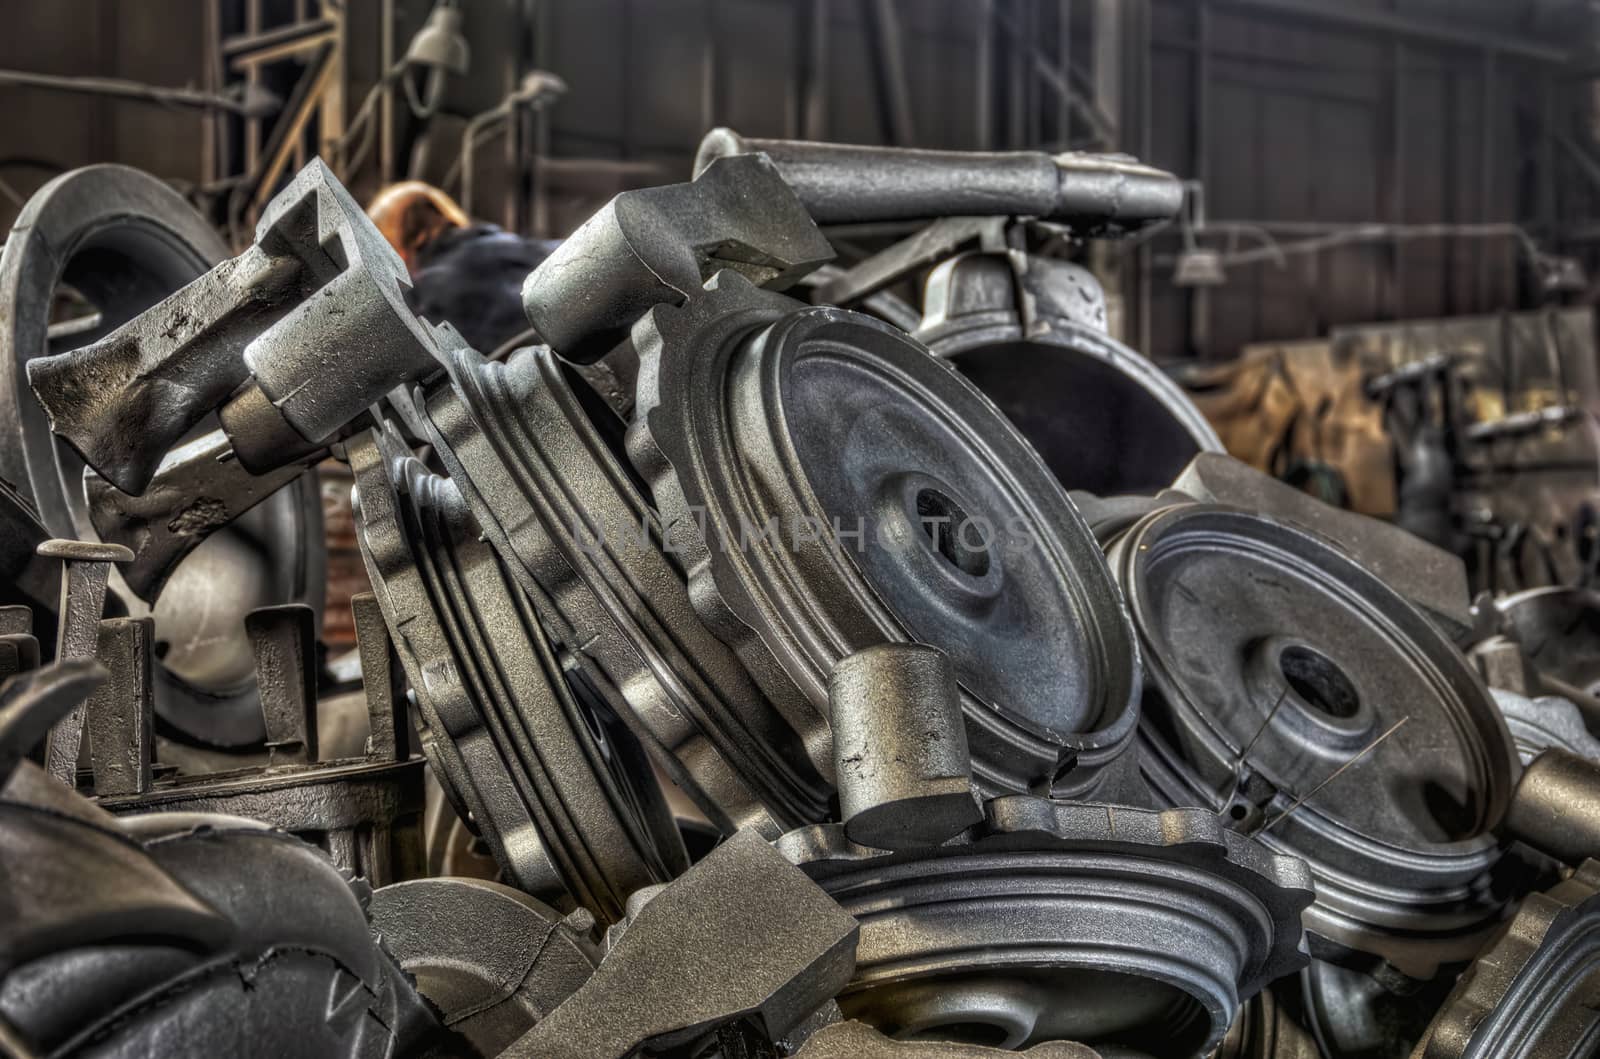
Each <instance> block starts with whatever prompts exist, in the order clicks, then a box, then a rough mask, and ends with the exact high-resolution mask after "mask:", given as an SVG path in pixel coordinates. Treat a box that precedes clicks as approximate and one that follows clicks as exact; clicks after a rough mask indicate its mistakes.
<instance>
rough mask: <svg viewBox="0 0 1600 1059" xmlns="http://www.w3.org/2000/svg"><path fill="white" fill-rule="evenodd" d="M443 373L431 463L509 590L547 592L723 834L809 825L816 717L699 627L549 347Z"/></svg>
mask: <svg viewBox="0 0 1600 1059" xmlns="http://www.w3.org/2000/svg"><path fill="white" fill-rule="evenodd" d="M772 297H779V296H778V295H772ZM452 378H453V381H454V385H453V386H452V387H449V388H444V387H441V388H439V389H437V390H436V391H435V392H434V393H433V394H431V395H430V397H429V400H428V417H429V424H430V431H431V433H430V436H431V438H432V440H433V442H434V446H435V449H436V451H437V452H438V454H439V457H440V459H441V460H442V461H443V463H444V465H445V467H446V468H448V470H449V471H450V474H451V478H452V480H453V481H454V482H455V483H456V485H457V486H458V487H459V489H460V491H461V494H462V495H463V496H464V497H465V498H466V500H467V502H468V503H469V504H470V505H471V506H472V509H473V513H474V514H475V515H476V517H477V521H478V524H479V525H480V526H481V527H482V530H483V532H484V534H485V535H486V537H487V538H488V540H489V542H490V543H491V544H492V545H493V546H494V548H495V549H496V551H497V552H498V553H499V554H500V556H501V558H502V560H503V561H504V562H505V563H506V565H507V566H508V568H509V569H510V570H511V572H512V574H513V576H515V577H516V578H517V580H518V583H519V584H521V586H522V587H523V589H524V590H525V591H527V592H528V593H529V594H530V595H531V596H533V597H534V598H539V597H547V598H548V599H549V601H550V607H552V608H553V609H554V611H555V612H556V613H557V614H559V616H560V620H561V623H562V624H563V625H565V626H566V627H567V628H569V629H570V630H571V634H572V635H571V640H572V643H573V644H575V645H578V646H580V647H581V650H582V653H583V654H585V655H587V656H588V657H591V658H592V659H593V660H594V663H595V665H596V666H598V668H599V669H600V671H601V673H602V675H603V681H602V682H603V683H605V684H608V685H609V686H610V687H612V688H615V689H619V692H620V696H621V697H622V698H623V699H624V700H625V706H624V707H623V708H621V709H620V710H619V713H620V715H621V717H622V719H623V720H624V721H625V722H627V723H629V724H630V727H631V728H632V730H633V731H634V732H635V733H636V735H637V737H638V738H639V740H640V742H641V743H642V744H643V745H644V746H645V747H646V748H647V749H648V750H650V751H651V752H652V754H653V756H654V758H655V760H656V761H657V762H658V763H659V764H660V765H661V767H662V768H663V769H664V770H665V771H666V772H667V774H668V775H669V776H671V777H672V779H673V781H674V782H675V783H677V784H678V785H679V786H680V787H682V788H683V789H684V790H685V792H686V793H688V794H689V796H690V797H691V798H693V799H694V801H695V803H696V804H697V805H698V806H699V807H700V809H701V810H702V811H703V812H704V813H705V814H706V815H707V817H708V818H709V819H710V820H711V822H712V824H713V825H714V826H716V827H717V828H718V829H719V830H722V831H724V832H732V831H734V830H737V829H738V828H740V827H755V828H757V829H758V830H760V831H761V832H762V833H763V834H766V835H767V836H768V837H772V838H775V837H777V835H779V834H781V833H782V832H783V831H784V830H786V829H788V828H790V827H794V826H798V825H800V824H803V823H810V822H814V821H817V820H821V819H824V818H825V817H826V815H827V805H828V797H829V794H830V793H831V791H830V786H829V781H830V779H831V776H830V775H829V773H831V771H832V741H831V738H830V736H829V734H828V728H827V725H826V723H825V720H824V713H823V711H822V710H821V709H820V708H818V706H816V705H815V704H814V703H813V701H812V700H810V699H808V698H807V697H806V696H804V695H802V694H801V692H800V691H799V689H798V688H797V687H796V685H795V683H794V681H793V680H792V679H791V678H790V677H789V676H788V674H787V673H785V672H784V671H783V670H781V669H779V668H778V667H776V666H775V665H773V664H771V663H769V664H768V665H767V666H765V667H759V666H748V667H747V666H746V665H742V664H741V660H740V659H739V658H738V657H736V655H735V653H734V652H733V651H732V650H730V649H729V647H728V646H727V645H726V644H724V643H723V642H722V641H721V640H719V639H718V637H717V636H715V635H714V634H713V632H712V630H710V629H709V628H708V627H707V626H706V625H705V623H704V622H702V620H701V618H700V617H699V615H698V613H697V609H696V605H695V601H694V599H693V597H692V592H691V587H690V586H689V585H686V584H685V582H684V575H683V573H682V572H681V569H680V567H681V565H682V564H681V563H675V561H674V560H677V559H681V556H679V555H677V554H674V553H671V552H670V551H669V552H666V553H664V552H663V548H667V547H670V544H669V541H668V540H666V539H663V538H664V537H667V536H669V535H668V534H667V531H666V530H665V529H664V526H665V523H664V521H663V519H662V517H661V516H660V515H658V514H657V511H656V509H655V508H654V507H653V506H652V505H651V502H650V496H649V494H648V493H647V492H646V491H645V489H644V486H643V483H641V482H639V481H638V479H637V477H636V476H635V475H634V473H633V471H632V468H631V467H629V465H628V464H627V462H626V460H625V459H624V454H623V452H622V451H621V450H622V442H621V433H622V424H621V423H620V421H618V420H616V418H615V417H614V416H611V415H610V413H609V412H607V411H606V410H605V409H604V408H602V407H597V402H595V401H594V400H593V399H592V393H590V392H589V391H586V389H585V388H584V384H583V383H582V382H581V381H580V380H576V379H574V378H572V377H571V376H570V374H569V373H568V370H567V369H566V368H564V367H563V365H562V363H561V362H560V361H559V360H557V359H556V358H555V357H554V356H552V355H551V353H550V351H549V350H543V349H529V350H522V351H520V352H518V353H516V354H515V355H513V356H512V357H511V359H510V360H509V361H508V362H506V363H504V364H501V363H498V362H493V361H486V360H484V359H483V358H481V357H479V356H477V355H476V354H475V353H471V352H470V351H464V352H462V353H460V354H459V355H458V356H457V357H456V359H455V363H454V365H453V367H452ZM586 396H587V397H589V398H590V400H589V401H588V407H586V405H585V397H586ZM681 533H682V531H681V530H679V531H676V532H674V533H672V534H670V536H671V537H676V536H680V535H681ZM658 542H659V543H658Z"/></svg>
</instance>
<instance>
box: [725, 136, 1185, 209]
mask: <svg viewBox="0 0 1600 1059" xmlns="http://www.w3.org/2000/svg"><path fill="white" fill-rule="evenodd" d="M751 153H760V154H764V155H766V156H767V157H768V158H770V159H771V160H772V162H773V163H774V164H775V165H776V166H777V170H778V173H779V174H780V175H781V176H782V177H783V179H784V181H785V182H787V183H788V184H789V186H790V187H792V188H793V189H794V193H795V195H796V196H797V197H798V198H799V200H800V202H801V203H802V204H804V206H805V208H806V210H807V212H809V213H810V214H811V216H812V217H813V218H815V219H816V222H817V223H818V224H849V223H854V222H859V221H890V220H916V219H923V218H933V217H952V216H961V217H973V216H979V215H993V214H1003V215H1008V216H1026V217H1040V218H1043V219H1046V220H1053V221H1059V222H1061V223H1063V224H1067V225H1070V226H1071V227H1072V228H1073V229H1074V230H1075V231H1076V232H1077V233H1078V234H1080V235H1119V234H1124V233H1129V232H1135V231H1138V230H1140V229H1142V228H1145V227H1148V226H1149V225H1151V224H1156V223H1160V222H1163V221H1168V220H1171V219H1172V218H1173V217H1175V216H1177V214H1178V211H1179V210H1180V209H1182V208H1183V184H1182V183H1181V182H1180V181H1179V180H1178V178H1177V177H1175V176H1173V175H1172V174H1171V173H1167V172H1163V171H1162V170H1159V169H1154V168H1152V167H1150V166H1146V165H1141V164H1140V163H1139V162H1137V161H1135V160H1134V159H1133V158H1130V157H1128V156H1127V155H1110V154H1084V153H1080V152H1069V153H1066V154H1058V155H1054V156H1052V155H1048V154H1045V153H1043V152H1041V151H1009V152H982V151H929V150H921V149H917V148H909V147H866V146H857V145H853V144H836V143H811V142H807V141H804V140H762V139H754V138H751V139H746V138H745V137H743V136H740V135H739V134H738V133H736V132H734V131H733V130H732V129H713V130H711V132H709V133H707V134H706V137H705V139H704V140H701V141H700V150H699V153H698V154H696V156H695V165H694V170H695V172H696V173H697V174H698V173H701V172H704V171H705V170H706V169H707V168H708V167H710V166H711V165H712V164H713V163H715V162H717V161H719V160H722V159H726V158H729V157H737V156H742V155H747V154H751Z"/></svg>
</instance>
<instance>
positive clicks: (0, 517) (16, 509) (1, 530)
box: [0, 349, 61, 643]
mask: <svg viewBox="0 0 1600 1059" xmlns="http://www.w3.org/2000/svg"><path fill="white" fill-rule="evenodd" d="M0 352H3V349H0ZM6 437H7V441H8V442H9V440H10V438H9V436H6ZM49 539H50V531H49V530H47V529H45V528H44V523H42V522H40V521H39V515H38V512H36V511H35V510H34V507H33V505H32V504H31V503H29V502H28V501H27V500H25V499H24V498H23V496H22V494H20V493H18V492H17V491H16V490H14V489H12V488H11V485H10V483H8V482H6V481H5V479H4V478H0V604H3V605H0V611H4V612H5V613H6V614H7V615H9V616H10V617H9V618H8V620H7V622H6V631H5V635H11V634H12V633H15V632H18V631H21V632H28V633H36V634H37V635H38V636H39V637H40V638H41V639H43V640H44V641H45V642H46V643H54V642H55V631H56V629H55V626H56V605H57V603H58V602H59V598H60V594H61V587H60V580H61V564H60V563H57V562H52V561H51V560H49V559H46V558H44V557H43V556H41V555H39V552H38V548H39V545H40V544H43V543H44V542H45V541H47V540H49ZM21 613H26V614H27V616H28V617H27V626H26V627H25V628H22V629H20V630H19V629H18V628H17V627H16V626H17V623H18V621H19V619H18V618H17V617H16V616H17V615H18V614H21Z"/></svg>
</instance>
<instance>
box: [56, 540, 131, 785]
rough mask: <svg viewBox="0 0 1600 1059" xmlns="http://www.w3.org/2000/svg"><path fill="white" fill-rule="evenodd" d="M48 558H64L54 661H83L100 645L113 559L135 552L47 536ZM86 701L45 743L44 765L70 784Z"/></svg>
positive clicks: (73, 780)
mask: <svg viewBox="0 0 1600 1059" xmlns="http://www.w3.org/2000/svg"><path fill="white" fill-rule="evenodd" d="M38 553H39V555H40V556H42V557H44V558H46V559H59V560H61V604H60V606H59V607H57V608H56V613H57V614H58V615H59V616H60V617H59V623H58V625H57V627H56V649H55V660H56V661H58V662H75V661H85V660H89V659H92V658H94V656H95V652H96V651H97V650H98V649H99V646H100V615H101V614H103V613H105V606H106V582H107V579H108V578H109V577H110V575H111V564H112V563H117V562H126V561H127V560H129V559H132V558H133V553H132V552H130V551H128V549H126V548H124V547H122V546H121V545H115V544H113V545H106V544H97V543H95V542H92V541H76V540H49V541H45V542H44V543H43V544H41V545H39V548H38ZM87 715H88V706H87V704H83V703H80V704H79V705H77V706H74V707H73V708H72V709H71V710H69V711H68V712H67V715H66V716H65V717H63V718H61V720H60V721H58V722H57V723H56V726H55V727H54V728H52V729H51V730H50V736H49V738H48V739H47V740H46V742H45V748H44V766H45V769H46V770H47V771H48V772H49V773H50V775H52V776H54V777H55V778H56V779H58V780H60V781H61V782H62V783H65V784H66V785H67V786H69V787H73V786H76V785H77V782H78V758H79V755H80V754H81V752H82V749H83V741H84V731H85V728H84V722H85V719H86V717H87Z"/></svg>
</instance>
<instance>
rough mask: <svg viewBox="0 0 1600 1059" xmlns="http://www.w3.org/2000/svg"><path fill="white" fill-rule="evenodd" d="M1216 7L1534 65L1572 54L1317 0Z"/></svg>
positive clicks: (1232, 0) (1233, 0)
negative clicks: (1475, 51) (1492, 54)
mask: <svg viewBox="0 0 1600 1059" xmlns="http://www.w3.org/2000/svg"><path fill="white" fill-rule="evenodd" d="M1217 6H1218V7H1220V8H1233V9H1235V10H1241V11H1257V12H1262V13H1265V14H1272V15H1281V16H1283V17H1285V18H1296V19H1301V20H1304V21H1307V22H1322V23H1326V24H1328V25H1334V26H1339V27H1341V28H1344V29H1350V30H1364V31H1373V32H1378V33H1388V34H1393V35H1396V36H1401V37H1409V38H1412V39H1415V40H1424V41H1430V42H1432V43H1434V44H1445V45H1452V46H1455V47H1461V48H1472V49H1482V50H1486V51H1490V52H1495V53H1498V54H1501V55H1514V56H1517V57H1518V58H1522V59H1529V60H1532V61H1534V62H1541V63H1554V64H1557V65H1564V64H1566V63H1567V62H1569V61H1570V60H1571V58H1572V54H1571V53H1570V52H1569V51H1567V50H1566V49H1564V48H1560V47H1557V46H1555V45H1553V44H1547V43H1545V42H1543V41H1537V40H1529V39H1527V38H1524V37H1515V36H1511V35H1509V34H1501V33H1493V32H1489V31H1487V30H1473V29H1462V28H1460V27H1457V26H1448V25H1445V24H1443V23H1440V22H1434V21H1430V20H1428V19H1421V18H1413V17H1410V16H1407V15H1397V14H1395V13H1394V12H1392V11H1383V10H1375V9H1365V8H1355V7H1350V6H1347V5H1342V4H1341V5H1338V6H1335V5H1334V4H1330V3H1320V2H1317V0H1217Z"/></svg>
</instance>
